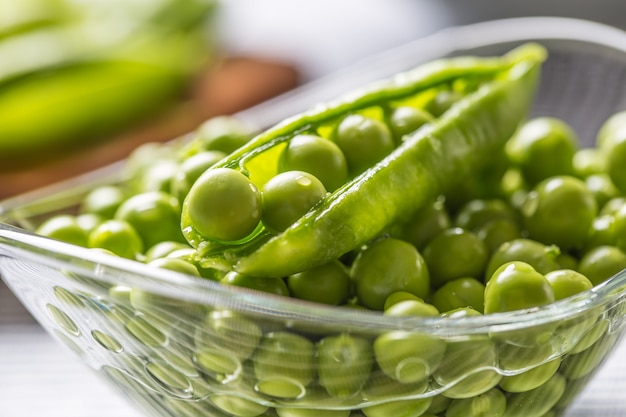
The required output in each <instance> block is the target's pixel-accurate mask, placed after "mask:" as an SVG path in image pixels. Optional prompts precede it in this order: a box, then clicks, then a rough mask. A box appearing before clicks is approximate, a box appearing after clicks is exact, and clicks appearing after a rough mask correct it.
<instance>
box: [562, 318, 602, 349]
mask: <svg viewBox="0 0 626 417" xmlns="http://www.w3.org/2000/svg"><path fill="white" fill-rule="evenodd" d="M582 324H583V326H584V327H587V322H586V321H585V322H583V323H582ZM610 324H611V322H610V321H609V320H607V319H602V320H598V322H596V323H594V324H593V325H592V326H590V327H588V328H586V332H585V333H584V335H583V336H582V337H581V338H580V339H579V340H578V342H577V343H576V345H575V346H574V347H573V348H572V349H571V350H570V353H571V354H576V353H580V352H582V351H584V350H586V349H588V348H590V347H591V346H592V345H593V344H594V343H596V342H597V341H598V340H599V339H600V338H601V337H602V336H604V335H605V334H606V332H607V331H608V330H609V326H610Z"/></svg>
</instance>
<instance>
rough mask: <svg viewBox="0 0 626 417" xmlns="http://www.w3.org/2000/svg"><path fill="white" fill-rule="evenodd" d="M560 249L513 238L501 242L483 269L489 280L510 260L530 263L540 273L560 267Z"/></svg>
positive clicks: (529, 240) (486, 278) (530, 240)
mask: <svg viewBox="0 0 626 417" xmlns="http://www.w3.org/2000/svg"><path fill="white" fill-rule="evenodd" d="M560 253H561V251H560V250H559V248H558V247H556V246H554V245H544V244H543V243H539V242H537V241H534V240H532V239H514V240H511V241H508V242H505V243H503V244H502V245H500V247H499V248H498V249H497V250H496V251H495V252H494V253H493V254H492V255H491V257H490V258H489V262H488V263H487V268H486V271H485V280H486V281H489V280H490V279H491V276H492V275H493V273H494V272H495V271H496V269H498V268H499V267H500V266H501V265H504V264H505V263H507V262H511V261H522V262H526V263H527V264H529V265H531V266H532V267H533V268H535V269H536V270H537V272H539V273H541V274H547V273H548V272H550V271H554V270H556V269H560V267H561V266H560V265H559V263H558V256H559V255H560Z"/></svg>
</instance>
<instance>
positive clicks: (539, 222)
mask: <svg viewBox="0 0 626 417" xmlns="http://www.w3.org/2000/svg"><path fill="white" fill-rule="evenodd" d="M597 212H598V205H597V203H596V200H595V198H594V196H593V194H592V193H591V191H590V190H589V189H588V188H587V187H586V185H585V183H584V182H583V181H581V180H579V179H577V178H574V177H568V176H560V177H551V178H548V179H547V180H544V181H542V182H540V183H539V184H537V186H536V187H535V188H534V189H533V190H532V191H531V192H530V193H529V194H528V195H527V196H526V199H525V201H524V203H523V204H522V207H521V213H522V218H523V223H524V227H525V228H526V230H527V231H528V236H529V237H530V238H531V239H534V240H537V241H539V242H542V243H545V244H555V245H557V246H559V247H560V248H561V249H564V250H565V249H572V248H575V249H576V248H582V246H583V245H584V243H585V241H586V239H587V236H588V234H589V229H590V227H591V225H592V223H593V220H594V218H595V217H596V214H597Z"/></svg>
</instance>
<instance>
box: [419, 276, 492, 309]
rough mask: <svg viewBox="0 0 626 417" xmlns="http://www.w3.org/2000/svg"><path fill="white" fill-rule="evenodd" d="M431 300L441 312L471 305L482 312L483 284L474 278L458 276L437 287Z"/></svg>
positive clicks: (483, 299) (483, 301) (483, 300)
mask: <svg viewBox="0 0 626 417" xmlns="http://www.w3.org/2000/svg"><path fill="white" fill-rule="evenodd" d="M431 302H432V304H433V305H434V306H435V307H437V309H438V310H439V311H441V312H446V311H451V310H455V309H457V308H463V307H471V308H473V309H474V310H476V311H479V312H481V313H482V312H483V310H484V304H485V285H484V284H483V283H482V282H480V281H478V280H477V279H475V278H471V277H470V278H458V279H455V280H453V281H450V282H447V283H446V284H444V285H443V286H442V287H440V288H439V289H437V291H435V293H434V294H433V296H432V299H431Z"/></svg>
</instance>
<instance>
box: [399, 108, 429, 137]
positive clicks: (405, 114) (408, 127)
mask: <svg viewBox="0 0 626 417" xmlns="http://www.w3.org/2000/svg"><path fill="white" fill-rule="evenodd" d="M432 120H433V116H432V115H431V114H430V113H428V112H427V111H426V110H424V109H420V108H416V107H410V106H400V107H396V108H395V109H393V110H392V111H391V114H390V115H389V116H388V123H389V128H390V129H391V132H392V133H393V136H394V138H395V142H396V144H400V143H401V142H402V138H403V136H404V135H408V134H410V133H413V132H415V131H416V130H417V129H419V128H420V127H422V126H423V125H425V124H426V123H428V122H430V121H432Z"/></svg>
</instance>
